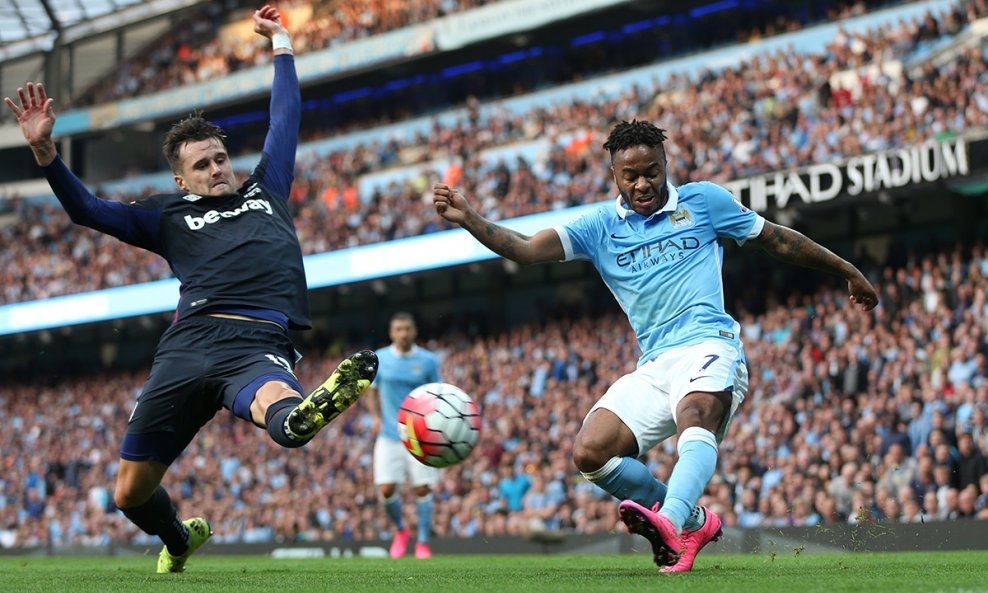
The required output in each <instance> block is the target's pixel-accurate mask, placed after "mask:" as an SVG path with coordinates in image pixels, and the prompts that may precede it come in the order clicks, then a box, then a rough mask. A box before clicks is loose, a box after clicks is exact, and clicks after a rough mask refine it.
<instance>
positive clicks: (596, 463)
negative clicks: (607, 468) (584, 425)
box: [573, 432, 614, 474]
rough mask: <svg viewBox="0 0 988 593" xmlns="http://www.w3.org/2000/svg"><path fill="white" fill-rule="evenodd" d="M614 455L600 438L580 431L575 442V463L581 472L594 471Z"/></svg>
mask: <svg viewBox="0 0 988 593" xmlns="http://www.w3.org/2000/svg"><path fill="white" fill-rule="evenodd" d="M611 457H614V455H612V454H611V453H610V452H608V451H607V450H606V448H605V447H604V446H603V443H601V442H600V441H599V440H598V439H595V438H593V436H591V435H586V434H584V433H583V432H580V434H578V435H577V436H576V442H575V443H573V464H574V465H575V466H576V468H577V469H578V470H580V471H581V472H583V473H585V474H588V473H593V472H595V471H597V470H599V469H600V468H602V467H604V464H605V463H607V461H608V460H609V459H610V458H611Z"/></svg>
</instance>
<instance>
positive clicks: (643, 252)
mask: <svg viewBox="0 0 988 593" xmlns="http://www.w3.org/2000/svg"><path fill="white" fill-rule="evenodd" d="M699 248H700V240H699V239H697V238H696V237H674V238H672V239H666V240H664V241H659V242H657V243H651V244H649V245H643V246H642V247H638V248H635V249H632V250H631V251H625V252H624V253H621V254H619V255H618V256H617V259H616V260H615V261H616V263H617V265H618V266H620V267H622V268H627V267H628V266H630V268H629V271H631V272H640V271H642V270H644V269H646V268H650V267H652V266H654V265H658V264H661V263H667V262H672V261H679V260H681V259H686V252H688V251H693V250H696V249H699Z"/></svg>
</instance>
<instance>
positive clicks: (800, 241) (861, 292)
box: [747, 220, 878, 311]
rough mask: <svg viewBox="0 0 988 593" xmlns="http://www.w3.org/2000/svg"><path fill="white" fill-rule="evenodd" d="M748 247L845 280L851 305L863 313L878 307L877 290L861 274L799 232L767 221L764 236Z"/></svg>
mask: <svg viewBox="0 0 988 593" xmlns="http://www.w3.org/2000/svg"><path fill="white" fill-rule="evenodd" d="M747 244H750V245H755V246H757V247H760V248H762V249H764V250H765V251H766V252H768V253H769V254H770V255H772V256H773V257H775V258H776V259H778V260H780V261H784V262H787V263H790V264H795V265H797V266H803V267H806V268H813V269H815V270H821V271H824V272H830V273H831V274H835V275H837V276H840V277H841V278H844V279H845V280H847V291H848V293H849V294H850V299H851V302H852V303H854V304H856V305H857V306H858V307H859V308H860V309H861V310H863V311H870V310H872V309H874V308H875V307H876V306H877V305H878V294H877V293H876V292H875V287H873V286H872V285H871V282H868V279H867V278H865V277H864V274H862V273H861V271H860V270H858V269H857V268H856V267H854V265H853V264H851V263H850V262H848V261H845V260H844V259H842V258H840V257H838V256H837V255H836V254H834V253H833V252H832V251H830V250H829V249H827V248H826V247H824V246H823V245H820V244H819V243H817V242H815V241H813V240H811V239H809V238H808V237H806V236H805V235H803V234H802V233H800V232H799V231H794V230H793V229H791V228H789V227H785V226H782V225H778V224H774V223H771V222H768V221H767V220H766V221H765V226H764V228H762V232H761V233H760V234H759V235H758V236H757V237H755V238H753V239H749V240H748V242H747Z"/></svg>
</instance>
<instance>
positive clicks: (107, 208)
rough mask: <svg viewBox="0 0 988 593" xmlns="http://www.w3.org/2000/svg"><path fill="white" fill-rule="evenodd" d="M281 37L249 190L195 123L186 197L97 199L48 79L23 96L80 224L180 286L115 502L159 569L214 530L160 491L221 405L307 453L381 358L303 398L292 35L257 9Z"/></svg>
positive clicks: (58, 188) (34, 142)
mask: <svg viewBox="0 0 988 593" xmlns="http://www.w3.org/2000/svg"><path fill="white" fill-rule="evenodd" d="M253 19H254V31H255V32H257V33H258V34H260V35H263V36H264V37H267V38H269V39H271V41H272V46H273V50H274V60H273V61H274V65H275V76H274V82H273V88H272V91H271V111H270V116H271V124H270V128H269V130H268V133H267V137H266V138H265V142H264V150H263V156H262V157H261V162H260V163H259V164H258V165H257V167H256V168H255V169H254V172H253V174H252V175H251V176H250V177H249V178H248V179H247V181H246V182H245V183H244V184H243V185H242V186H239V187H238V185H237V180H236V175H235V174H234V171H233V167H232V165H231V164H230V155H229V154H228V153H227V149H226V145H225V142H224V140H225V137H226V136H225V134H224V132H223V130H222V129H220V128H219V127H218V126H216V125H214V124H212V123H211V122H208V121H206V120H205V119H203V118H202V117H199V116H198V115H193V116H191V117H189V118H187V119H185V120H182V121H181V122H179V123H178V124H175V125H174V126H173V127H172V129H171V130H170V131H169V132H168V134H167V135H166V136H165V143H164V152H165V157H166V159H167V160H168V162H169V164H171V166H172V170H173V172H174V178H175V183H176V184H177V185H178V187H179V188H180V189H181V190H182V193H177V194H166V195H158V196H153V197H151V198H148V199H147V200H144V201H142V202H135V203H132V204H122V203H119V202H112V201H108V200H102V199H99V198H97V197H96V196H94V195H93V194H92V192H90V191H89V190H88V189H87V188H86V187H85V186H84V185H83V184H82V182H81V181H79V179H78V178H77V177H76V176H75V175H74V174H73V173H72V172H71V171H70V170H69V169H68V167H67V166H66V165H65V163H64V162H62V160H61V158H60V157H59V156H58V154H57V151H56V146H55V143H54V141H53V140H52V129H53V127H54V124H55V114H54V111H53V109H52V105H53V103H54V101H53V99H50V98H48V97H47V95H46V93H45V90H44V87H43V86H42V85H41V84H37V85H35V84H33V83H30V82H29V83H27V89H26V91H25V89H22V88H19V89H17V93H18V95H19V98H20V106H19V107H18V106H17V105H15V104H14V102H13V101H12V100H11V99H10V98H5V99H4V101H5V103H6V104H7V106H8V107H10V109H11V111H13V113H14V115H15V116H17V120H18V123H19V124H20V127H21V131H22V132H23V134H24V138H25V140H27V143H28V144H29V146H30V147H31V150H32V152H33V153H34V158H35V160H36V161H37V163H38V165H40V166H41V167H42V168H43V169H44V172H45V176H46V177H47V179H48V183H49V184H50V185H51V188H52V190H53V191H54V193H55V195H56V197H57V198H58V200H59V201H60V202H61V203H62V206H63V207H64V208H65V210H66V212H68V213H69V216H70V217H71V218H72V220H73V222H75V223H77V224H81V225H85V226H88V227H91V228H94V229H96V230H98V231H101V232H104V233H108V234H110V235H113V236H115V237H117V238H118V239H120V240H121V241H124V242H127V243H130V244H132V245H136V246H138V247H141V248H144V249H147V250H149V251H152V252H154V253H157V254H159V255H161V256H162V257H164V258H165V259H167V260H168V262H169V265H170V266H171V267H172V269H173V270H174V272H175V275H176V276H177V277H178V278H179V279H180V280H181V283H182V286H181V289H180V293H181V295H182V296H181V299H180V300H179V305H178V310H177V311H176V313H175V321H174V323H173V324H172V325H171V327H170V328H169V329H168V330H167V331H166V332H165V333H164V335H163V336H162V337H161V340H160V341H159V343H158V349H157V351H156V353H155V359H154V363H153V366H152V368H151V374H150V377H149V378H148V381H147V383H146V384H145V385H144V389H143V390H142V392H141V395H140V397H139V398H138V400H137V404H136V405H135V407H134V410H133V412H132V413H131V416H130V420H129V421H128V424H127V433H126V435H125V437H124V440H123V444H122V446H121V450H120V457H121V459H120V466H119V470H118V472H117V483H116V491H115V493H114V502H115V504H116V505H117V507H118V508H119V509H120V510H121V511H123V513H124V515H126V516H127V518H128V519H130V521H131V522H133V523H134V524H135V525H137V526H138V527H139V528H141V529H142V530H143V531H144V532H146V533H148V534H150V535H156V536H158V537H159V538H160V539H161V541H162V542H163V543H164V544H165V545H164V547H163V548H162V550H161V553H160V554H159V556H158V567H157V571H158V572H160V573H162V572H164V573H166V572H182V571H183V570H184V569H185V563H186V561H187V560H188V558H189V556H191V554H192V553H193V552H194V551H195V550H196V549H198V548H199V547H200V546H201V545H202V544H203V543H205V542H206V540H207V539H209V537H210V536H211V535H212V528H211V527H210V525H209V523H208V522H207V521H206V520H205V519H203V518H202V517H195V518H192V519H188V520H186V521H182V520H181V519H180V518H179V515H178V512H177V510H176V508H175V507H174V505H173V504H172V501H171V498H170V497H169V495H168V492H167V491H166V490H165V488H164V487H163V486H161V481H162V478H163V477H164V475H165V473H166V472H167V471H168V468H169V466H170V465H171V464H172V463H173V462H174V461H175V459H176V458H177V457H178V456H179V455H180V454H181V453H182V451H183V450H184V449H185V448H186V447H187V446H188V444H189V443H190V442H191V441H192V439H193V437H194V436H195V435H196V433H197V432H198V431H199V429H200V428H202V426H203V425H205V424H206V423H207V422H209V420H210V419H211V418H212V417H213V415H214V414H216V412H217V411H218V410H219V409H220V408H221V407H225V408H227V409H228V410H230V411H231V412H233V413H234V414H235V415H236V416H238V417H240V418H243V419H245V420H248V421H250V422H253V423H254V424H255V425H257V426H260V427H265V428H267V431H268V434H269V435H270V436H271V438H272V439H273V440H274V441H275V442H277V443H278V444H279V445H282V446H284V447H292V448H294V447H301V446H302V445H304V444H306V443H307V442H309V440H310V439H312V437H313V436H315V434H316V433H317V432H319V430H320V429H322V428H323V427H324V426H326V424H328V423H329V422H330V421H331V420H333V419H334V418H336V416H338V415H339V414H340V413H341V412H343V411H344V410H346V409H347V408H348V407H349V406H350V405H351V404H352V403H353V402H354V401H355V400H356V399H357V398H358V397H359V396H360V394H361V393H363V391H364V390H366V389H367V387H368V386H369V385H370V382H371V381H372V380H373V378H374V371H375V368H376V365H377V363H376V360H375V356H374V353H373V352H369V351H364V352H359V353H357V354H356V355H354V356H353V357H351V358H349V359H345V360H344V361H343V362H342V363H340V366H339V368H338V369H337V370H336V371H335V372H334V373H333V374H332V375H331V376H330V378H329V379H327V380H326V382H325V383H323V384H322V385H321V386H320V387H319V388H317V389H316V390H315V391H313V392H312V393H311V394H309V396H308V397H306V398H305V399H303V398H302V397H301V393H303V390H302V387H301V385H300V384H299V381H298V379H297V378H296V377H295V373H294V368H295V363H296V360H297V353H296V350H295V348H294V346H293V345H292V341H291V339H290V338H289V336H288V330H289V329H290V328H291V329H309V328H310V327H311V324H310V321H309V311H308V309H309V305H308V298H307V296H308V295H307V292H306V283H305V274H304V271H303V268H302V253H301V249H300V247H299V243H298V239H297V237H296V235H295V227H294V225H293V223H292V218H291V215H290V213H289V211H288V207H287V205H286V201H287V199H288V197H289V194H290V191H291V185H292V181H293V179H294V166H295V150H296V146H297V143H298V128H299V113H300V105H301V99H300V94H299V85H298V78H297V76H296V73H295V61H294V57H293V54H292V47H291V40H290V39H289V36H288V31H287V30H286V29H285V27H284V26H283V25H282V24H281V17H280V15H279V13H278V11H277V10H276V9H275V8H273V7H270V6H264V7H263V8H261V9H260V10H257V11H255V12H254V17H253Z"/></svg>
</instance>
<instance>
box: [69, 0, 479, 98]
mask: <svg viewBox="0 0 988 593" xmlns="http://www.w3.org/2000/svg"><path fill="white" fill-rule="evenodd" d="M493 1H494V0H416V1H415V2H407V1H405V0H348V1H347V2H339V1H337V0H288V1H286V2H278V3H277V4H278V7H279V8H280V9H281V11H282V14H283V15H284V18H285V20H286V26H287V27H288V28H289V30H290V31H291V34H292V46H293V47H294V49H295V52H296V54H297V55H301V54H303V53H306V52H310V51H316V50H320V49H325V48H330V47H336V46H338V45H342V44H344V43H346V42H348V41H353V40H354V39H362V38H366V37H370V36H372V35H377V34H379V33H384V32H387V31H391V30H394V29H398V28H401V27H404V26H407V25H411V24H414V23H420V22H424V21H429V20H432V19H435V18H438V17H441V16H445V15H448V14H453V13H456V12H460V11H462V10H469V9H471V8H477V7H479V6H483V5H485V4H490V3H492V2H493ZM256 8H257V2H256V1H255V0H228V1H227V6H223V5H222V4H221V3H218V2H215V3H214V2H210V3H207V4H206V5H205V6H204V7H203V8H202V9H201V10H199V11H198V12H196V13H195V14H194V15H193V16H191V17H189V18H187V19H186V23H185V26H180V27H174V28H172V29H171V30H170V31H169V32H168V33H167V34H165V35H164V36H162V37H161V38H160V39H158V40H157V41H156V42H154V43H153V44H152V45H151V46H150V47H148V48H146V49H145V50H143V51H141V52H140V53H139V54H137V55H136V56H134V57H133V58H131V59H130V60H128V61H127V62H125V63H124V64H122V65H121V66H119V67H118V68H117V69H116V70H115V71H114V73H113V74H112V75H111V76H110V77H109V78H107V79H105V80H103V81H101V82H99V83H97V84H96V85H94V86H93V87H92V88H91V89H89V90H88V91H86V92H85V93H84V94H83V95H81V96H80V97H79V99H78V100H76V101H75V102H74V103H73V106H74V107H85V106H89V105H94V104H97V103H105V102H108V101H113V100H116V99H121V98H130V97H134V96H137V95H145V94H148V93H153V92H157V91H161V90H164V89H171V88H177V87H179V86H183V85H189V84H194V83H197V82H204V81H207V80H213V79H216V78H220V77H222V76H225V75H227V74H230V73H231V72H236V71H238V70H243V69H246V68H250V67H253V66H257V65H261V64H266V63H268V61H269V60H270V58H271V51H270V49H269V48H268V45H269V42H268V41H267V40H263V39H258V38H257V36H256V35H253V34H248V33H243V34H237V33H233V32H229V33H227V34H226V35H222V34H221V32H222V29H224V28H229V27H231V25H233V26H235V25H236V24H237V23H242V22H244V21H245V20H246V18H247V17H246V15H248V14H249V13H250V12H251V11H253V10H255V9H256ZM296 18H297V20H298V21H300V22H298V23H296V22H295V20H296ZM428 43H429V44H431V40H429V41H428ZM421 49H422V50H423V51H425V50H428V49H430V48H429V47H423V48H421Z"/></svg>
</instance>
